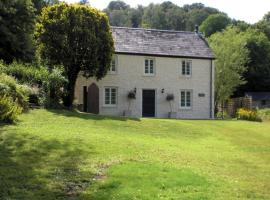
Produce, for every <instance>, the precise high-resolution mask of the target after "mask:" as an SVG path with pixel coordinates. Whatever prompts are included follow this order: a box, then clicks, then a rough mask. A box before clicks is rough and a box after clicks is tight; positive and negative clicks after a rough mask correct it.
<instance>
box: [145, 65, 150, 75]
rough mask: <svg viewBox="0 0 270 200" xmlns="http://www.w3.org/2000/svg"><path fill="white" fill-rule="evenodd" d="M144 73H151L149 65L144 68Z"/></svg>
mask: <svg viewBox="0 0 270 200" xmlns="http://www.w3.org/2000/svg"><path fill="white" fill-rule="evenodd" d="M144 73H145V74H148V73H149V69H148V66H145V68H144Z"/></svg>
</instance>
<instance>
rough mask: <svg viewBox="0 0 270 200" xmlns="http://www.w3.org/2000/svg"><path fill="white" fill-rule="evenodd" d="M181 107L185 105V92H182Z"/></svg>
mask: <svg viewBox="0 0 270 200" xmlns="http://www.w3.org/2000/svg"><path fill="white" fill-rule="evenodd" d="M181 107H185V92H184V91H182V92H181Z"/></svg>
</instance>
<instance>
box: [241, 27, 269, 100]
mask: <svg viewBox="0 0 270 200" xmlns="http://www.w3.org/2000/svg"><path fill="white" fill-rule="evenodd" d="M244 35H245V43H246V48H247V49H248V50H249V54H248V57H249V61H248V68H247V71H246V72H245V73H244V74H243V77H244V78H245V80H246V81H247V82H246V84H244V85H242V86H241V87H239V89H238V90H237V96H242V95H244V92H248V91H253V92H262V91H270V41H269V39H268V38H267V37H266V36H265V34H264V33H263V32H260V31H259V30H256V29H254V28H249V29H248V30H247V31H245V32H244Z"/></svg>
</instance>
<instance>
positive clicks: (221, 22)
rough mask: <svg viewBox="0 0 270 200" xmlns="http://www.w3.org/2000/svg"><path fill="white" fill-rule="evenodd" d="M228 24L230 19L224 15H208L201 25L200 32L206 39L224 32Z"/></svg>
mask: <svg viewBox="0 0 270 200" xmlns="http://www.w3.org/2000/svg"><path fill="white" fill-rule="evenodd" d="M230 23H231V19H230V18H229V17H228V16H227V15H225V14H221V13H219V14H213V15H209V16H208V17H207V19H206V20H204V21H203V23H202V24H201V26H200V31H201V32H203V33H204V34H205V36H206V37H209V36H211V35H212V34H214V33H216V32H220V31H222V30H224V29H225V28H226V27H227V26H228V25H229V24H230Z"/></svg>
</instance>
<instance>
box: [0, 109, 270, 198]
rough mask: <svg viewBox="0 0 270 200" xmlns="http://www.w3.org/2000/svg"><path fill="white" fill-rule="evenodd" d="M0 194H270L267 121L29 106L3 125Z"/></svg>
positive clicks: (77, 195)
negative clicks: (118, 114) (169, 117)
mask: <svg viewBox="0 0 270 200" xmlns="http://www.w3.org/2000/svg"><path fill="white" fill-rule="evenodd" d="M0 199H1V200H2V199H4V200H15V199H16V200H21V199H25V200H32V199H33V200H41V199H42V200H54V199H83V200H84V199H85V200H87V199H94V200H95V199H97V200H101V199H108V200H111V199H115V200H133V199H143V200H145V199H147V200H149V199H153V200H156V199H170V200H172V199H188V200H190V199H197V200H204V199H205V200H206V199H213V200H219V199H224V200H231V199H237V200H239V199H270V122H269V121H268V122H263V123H258V122H247V121H236V120H230V121H221V120H219V121H218V120H213V121H211V120H166V119H124V118H113V117H102V116H94V115H91V114H83V113H76V112H68V111H54V110H51V111H47V110H42V109H41V110H33V111H31V112H30V113H28V114H23V115H22V116H21V117H20V121H19V122H18V123H17V124H16V125H5V126H1V127H0Z"/></svg>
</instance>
